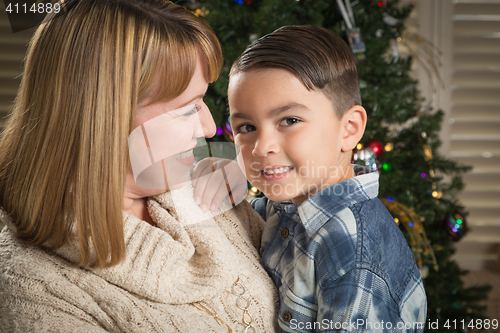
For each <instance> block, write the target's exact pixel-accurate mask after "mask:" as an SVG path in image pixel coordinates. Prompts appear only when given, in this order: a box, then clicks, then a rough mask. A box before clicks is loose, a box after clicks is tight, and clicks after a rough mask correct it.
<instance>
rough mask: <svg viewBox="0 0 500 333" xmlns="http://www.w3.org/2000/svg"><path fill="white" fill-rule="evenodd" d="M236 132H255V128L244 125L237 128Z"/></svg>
mask: <svg viewBox="0 0 500 333" xmlns="http://www.w3.org/2000/svg"><path fill="white" fill-rule="evenodd" d="M237 130H238V132H239V133H248V132H252V131H255V126H253V125H249V124H245V125H241V126H238V128H237Z"/></svg>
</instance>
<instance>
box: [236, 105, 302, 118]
mask: <svg viewBox="0 0 500 333" xmlns="http://www.w3.org/2000/svg"><path fill="white" fill-rule="evenodd" d="M289 110H293V111H308V110H309V108H307V106H305V105H303V104H300V103H290V104H287V105H284V106H280V107H279V108H276V109H273V110H271V111H269V113H268V116H269V117H276V116H278V115H279V114H281V113H283V112H285V111H289ZM229 118H230V119H236V118H239V119H247V120H250V118H251V117H250V116H249V115H248V114H246V113H244V112H235V113H232V114H231V115H230V116H229Z"/></svg>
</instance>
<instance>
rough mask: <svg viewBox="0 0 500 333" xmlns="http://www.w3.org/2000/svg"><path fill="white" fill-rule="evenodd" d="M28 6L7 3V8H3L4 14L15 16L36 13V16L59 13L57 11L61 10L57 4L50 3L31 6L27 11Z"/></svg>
mask: <svg viewBox="0 0 500 333" xmlns="http://www.w3.org/2000/svg"><path fill="white" fill-rule="evenodd" d="M28 7H30V6H29V4H26V3H22V4H19V3H15V4H12V3H9V4H8V6H7V8H5V11H6V12H9V13H10V14H12V13H15V14H19V13H24V14H26V13H28V12H32V13H35V14H36V13H38V14H50V13H52V12H56V13H59V11H60V10H61V5H59V4H58V3H56V4H54V5H53V4H51V3H50V2H49V3H38V4H35V3H34V4H33V5H32V6H31V7H30V8H29V9H28Z"/></svg>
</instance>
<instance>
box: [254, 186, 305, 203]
mask: <svg viewBox="0 0 500 333" xmlns="http://www.w3.org/2000/svg"><path fill="white" fill-rule="evenodd" d="M259 190H260V191H261V192H262V193H263V194H264V195H265V196H266V198H268V199H269V200H272V201H275V202H281V201H291V202H293V203H296V202H302V201H304V200H301V198H302V197H305V196H304V195H301V194H298V193H273V192H267V191H262V190H261V189H259ZM266 192H267V193H266Z"/></svg>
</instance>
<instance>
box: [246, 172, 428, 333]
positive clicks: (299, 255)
mask: <svg viewBox="0 0 500 333" xmlns="http://www.w3.org/2000/svg"><path fill="white" fill-rule="evenodd" d="M355 172H356V175H357V176H356V177H353V178H350V179H347V180H345V181H342V182H339V183H336V184H334V185H331V186H329V187H327V188H324V189H323V190H321V191H320V192H318V193H316V194H314V195H313V196H311V197H310V198H309V199H308V200H306V201H305V202H303V203H302V204H291V203H285V202H281V203H279V202H273V201H271V200H268V199H267V198H260V199H254V200H253V201H252V206H253V207H254V208H255V210H256V211H257V212H259V214H260V215H261V216H262V217H263V218H264V220H266V228H265V231H264V234H263V238H262V248H261V253H262V258H263V264H264V267H265V268H266V270H267V272H268V273H269V274H270V276H271V277H272V278H273V280H274V282H275V284H276V286H277V287H278V289H279V292H280V310H279V318H278V319H279V325H280V326H281V328H282V329H283V331H285V332H422V331H423V328H424V325H425V317H426V311H427V299H426V296H425V291H424V287H423V284H422V279H421V277H420V273H419V271H418V269H417V266H416V264H415V259H414V257H413V255H412V253H411V250H410V248H409V247H408V243H407V242H406V240H405V238H404V236H403V235H402V233H401V231H400V230H399V228H398V226H397V225H396V223H395V222H394V219H393V218H392V216H391V215H390V213H389V212H388V211H387V209H386V208H385V207H384V205H383V204H382V203H381V202H380V200H378V199H377V195H378V177H379V174H378V173H377V172H373V173H369V171H368V169H366V168H364V167H360V166H355Z"/></svg>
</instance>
